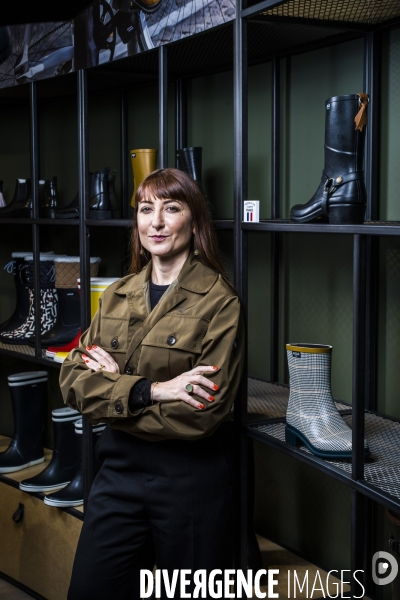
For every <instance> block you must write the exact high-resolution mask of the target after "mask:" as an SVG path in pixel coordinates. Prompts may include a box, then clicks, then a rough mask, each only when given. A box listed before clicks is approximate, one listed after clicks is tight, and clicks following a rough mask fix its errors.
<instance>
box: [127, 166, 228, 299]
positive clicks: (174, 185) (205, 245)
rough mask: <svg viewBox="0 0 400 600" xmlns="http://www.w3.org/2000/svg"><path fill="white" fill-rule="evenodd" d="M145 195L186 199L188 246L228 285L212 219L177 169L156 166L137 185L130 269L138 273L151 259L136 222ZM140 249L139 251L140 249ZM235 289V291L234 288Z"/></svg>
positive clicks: (199, 193) (196, 189) (198, 194)
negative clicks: (189, 222)
mask: <svg viewBox="0 0 400 600" xmlns="http://www.w3.org/2000/svg"><path fill="white" fill-rule="evenodd" d="M145 198H159V199H161V200H166V199H168V198H170V199H173V200H181V201H182V202H186V204H187V205H188V206H189V209H190V212H191V214H192V219H193V226H194V228H195V231H196V233H195V234H194V235H193V238H192V249H195V250H197V251H198V258H199V259H201V261H202V262H203V263H204V264H205V265H207V266H208V267H211V269H214V271H216V272H217V273H220V274H221V275H222V277H223V278H224V280H225V281H226V282H227V283H228V285H229V287H230V288H232V289H234V288H233V287H232V284H231V283H230V282H229V281H228V279H227V277H226V274H225V270H224V267H223V266H222V263H221V259H220V252H219V248H218V243H217V237H216V235H215V230H214V226H213V222H212V220H211V217H210V213H209V212H208V209H207V205H206V201H205V198H204V194H203V192H202V191H201V189H200V186H199V185H198V184H197V183H196V182H195V181H194V180H193V179H192V178H191V177H190V176H189V175H188V174H187V173H185V172H184V171H179V170H178V169H157V170H156V171H153V172H152V173H150V175H148V176H147V177H146V179H145V180H144V181H142V183H141V184H140V185H139V187H138V189H137V191H136V195H135V208H134V216H133V227H132V238H131V240H132V241H131V248H132V262H131V268H130V272H131V273H139V272H140V271H141V270H142V269H143V267H145V266H146V265H147V263H148V262H149V261H150V259H151V254H150V252H148V251H147V250H146V249H145V248H143V247H142V245H141V243H140V238H139V230H138V226H137V213H138V207H139V204H140V202H141V201H142V200H144V199H145ZM141 251H142V253H141ZM235 293H236V291H235Z"/></svg>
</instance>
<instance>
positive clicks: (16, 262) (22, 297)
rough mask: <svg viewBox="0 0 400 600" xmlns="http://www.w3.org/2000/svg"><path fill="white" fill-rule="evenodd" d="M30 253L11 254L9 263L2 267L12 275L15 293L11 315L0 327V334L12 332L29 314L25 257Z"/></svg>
mask: <svg viewBox="0 0 400 600" xmlns="http://www.w3.org/2000/svg"><path fill="white" fill-rule="evenodd" d="M29 254H30V252H13V253H12V254H11V258H12V260H11V262H10V263H8V265H6V267H4V268H5V269H7V271H8V272H9V273H13V274H14V285H15V292H16V305H15V309H14V312H13V314H12V315H11V317H9V318H8V319H7V321H5V322H4V323H2V324H1V325H0V333H1V332H3V331H13V330H14V329H17V328H18V327H20V326H21V325H22V323H24V322H25V321H26V319H27V318H28V314H29V292H28V287H27V283H26V274H25V271H26V268H27V264H26V262H25V257H26V256H28V255H29Z"/></svg>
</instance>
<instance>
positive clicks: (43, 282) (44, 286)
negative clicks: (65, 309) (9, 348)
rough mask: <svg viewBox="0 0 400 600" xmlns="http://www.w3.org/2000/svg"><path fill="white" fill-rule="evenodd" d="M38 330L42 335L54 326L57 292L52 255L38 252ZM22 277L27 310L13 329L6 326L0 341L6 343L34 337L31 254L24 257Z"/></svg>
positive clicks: (23, 341) (25, 341)
mask: <svg viewBox="0 0 400 600" xmlns="http://www.w3.org/2000/svg"><path fill="white" fill-rule="evenodd" d="M39 258H40V331H41V335H42V336H43V335H44V334H45V333H46V331H49V330H50V329H51V328H52V327H54V325H55V323H56V319H57V306H58V299H57V292H56V290H55V287H54V281H55V269H54V258H55V256H54V255H49V254H40V257H39ZM24 260H25V265H24V269H25V270H24V277H25V281H26V286H27V288H28V294H29V310H28V316H27V318H26V319H25V321H24V322H23V323H22V324H21V325H20V326H19V327H16V328H15V329H9V327H7V328H6V330H5V331H2V332H1V333H0V341H1V342H3V343H6V344H27V343H28V342H29V341H33V340H34V337H35V306H34V289H33V288H34V268H33V255H32V254H28V255H27V256H26V257H25V259H24Z"/></svg>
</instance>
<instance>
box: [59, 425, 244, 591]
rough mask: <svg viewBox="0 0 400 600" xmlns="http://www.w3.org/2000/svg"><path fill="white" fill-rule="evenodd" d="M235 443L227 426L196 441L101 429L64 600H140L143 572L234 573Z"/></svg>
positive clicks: (108, 428)
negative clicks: (97, 463) (144, 437)
mask: <svg viewBox="0 0 400 600" xmlns="http://www.w3.org/2000/svg"><path fill="white" fill-rule="evenodd" d="M232 440H233V434H232V427H231V423H224V424H223V425H222V426H221V427H220V428H219V429H218V431H217V432H216V433H214V434H213V435H212V436H210V437H207V438H204V439H201V440H197V441H194V442H190V441H182V440H167V441H163V442H154V443H153V442H146V441H144V440H141V439H139V438H135V437H134V436H131V435H129V434H126V433H124V432H121V431H114V430H113V429H111V427H110V426H108V427H106V429H105V431H104V432H103V434H102V436H101V438H100V440H99V442H98V444H97V448H96V453H97V456H98V458H99V459H100V460H103V464H102V466H101V468H100V471H99V473H98V475H97V476H96V479H95V481H94V484H93V486H92V489H91V493H90V496H89V501H88V506H87V510H86V513H85V520H84V523H83V528H82V532H81V536H80V539H79V543H78V548H77V552H76V556H75V561H74V567H73V572H72V579H71V585H70V589H69V594H68V600H92V599H93V600H128V599H129V600H139V598H140V593H139V572H140V569H143V568H146V569H149V570H152V568H153V565H154V564H156V565H157V568H158V569H167V570H168V571H170V573H171V575H172V571H173V570H174V569H191V570H192V572H193V571H195V570H197V569H207V570H208V571H211V570H212V569H222V570H223V569H227V568H232V564H233V519H232V516H233V441H232ZM187 591H188V592H189V588H187ZM162 597H163V598H164V597H165V598H166V596H165V595H163V596H162ZM175 597H176V598H179V586H178V587H177V592H176V594H175Z"/></svg>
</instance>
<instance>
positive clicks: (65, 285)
mask: <svg viewBox="0 0 400 600" xmlns="http://www.w3.org/2000/svg"><path fill="white" fill-rule="evenodd" d="M99 264H100V258H98V257H91V259H90V276H91V277H96V275H97V272H98V267H99ZM54 266H55V270H56V279H55V287H56V290H57V297H58V310H57V321H56V323H55V325H54V327H53V328H52V329H50V331H48V332H46V333H45V334H44V335H43V336H42V340H41V341H42V347H43V348H48V347H49V346H55V347H58V346H65V345H66V344H69V343H70V342H71V341H72V340H73V339H75V337H76V336H77V335H78V333H79V331H80V324H81V302H80V296H79V291H78V278H79V276H80V257H79V256H56V257H55V258H54ZM30 345H34V340H32V342H31V343H30Z"/></svg>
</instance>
